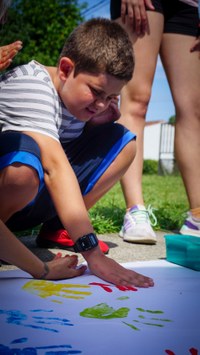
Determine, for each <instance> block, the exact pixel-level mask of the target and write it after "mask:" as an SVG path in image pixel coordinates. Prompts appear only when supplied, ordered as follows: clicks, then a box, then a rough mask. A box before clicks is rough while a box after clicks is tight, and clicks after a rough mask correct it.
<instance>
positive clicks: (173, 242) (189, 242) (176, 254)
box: [164, 234, 200, 271]
mask: <svg viewBox="0 0 200 355" xmlns="http://www.w3.org/2000/svg"><path fill="white" fill-rule="evenodd" d="M164 237H165V243H166V254H167V261H170V262H171V263H175V264H178V265H182V266H185V267H188V268H190V269H193V270H197V271H200V238H199V237H193V236H191V235H180V234H173V235H165V236H164Z"/></svg>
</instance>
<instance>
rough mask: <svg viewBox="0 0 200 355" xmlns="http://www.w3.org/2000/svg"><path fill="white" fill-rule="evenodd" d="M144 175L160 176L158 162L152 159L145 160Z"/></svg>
mask: <svg viewBox="0 0 200 355" xmlns="http://www.w3.org/2000/svg"><path fill="white" fill-rule="evenodd" d="M143 174H148V175H155V174H158V162H157V161H156V160H152V159H145V160H144V164H143Z"/></svg>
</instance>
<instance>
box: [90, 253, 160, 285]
mask: <svg viewBox="0 0 200 355" xmlns="http://www.w3.org/2000/svg"><path fill="white" fill-rule="evenodd" d="M95 254H96V255H95ZM87 262H88V266H89V268H90V270H91V272H92V273H93V274H94V275H96V276H98V277H100V278H101V279H103V280H105V281H107V282H111V283H113V284H115V285H118V286H136V287H146V288H147V287H152V286H154V282H153V280H152V279H151V278H150V277H147V276H143V275H141V274H138V273H137V272H135V271H132V270H128V269H126V268H124V267H123V266H121V265H120V264H118V263H117V262H116V261H114V260H113V259H110V258H108V257H106V256H105V255H104V254H100V253H96V252H95V251H94V255H92V254H90V255H89V257H88V258H87Z"/></svg>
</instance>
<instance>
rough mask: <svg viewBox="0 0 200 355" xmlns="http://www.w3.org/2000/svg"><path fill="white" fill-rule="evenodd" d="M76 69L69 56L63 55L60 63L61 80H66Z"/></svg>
mask: <svg viewBox="0 0 200 355" xmlns="http://www.w3.org/2000/svg"><path fill="white" fill-rule="evenodd" d="M73 70H74V63H73V62H72V60H71V59H70V58H68V57H62V58H61V59H60V63H59V77H60V79H61V80H64V81H65V80H66V79H67V78H68V76H69V75H70V74H71V72H72V71H73Z"/></svg>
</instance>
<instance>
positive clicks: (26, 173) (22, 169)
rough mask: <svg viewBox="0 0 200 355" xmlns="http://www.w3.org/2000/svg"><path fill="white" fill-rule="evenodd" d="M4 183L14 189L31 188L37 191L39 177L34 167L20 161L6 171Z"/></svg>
mask: <svg viewBox="0 0 200 355" xmlns="http://www.w3.org/2000/svg"><path fill="white" fill-rule="evenodd" d="M4 184H5V185H7V186H9V188H10V189H13V190H21V189H22V190H23V189H29V190H30V191H37V189H38V186H39V177H38V174H37V172H36V170H35V169H34V168H32V167H31V166H28V165H22V164H20V163H14V164H12V165H10V166H9V167H7V168H6V169H5V172H4Z"/></svg>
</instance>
